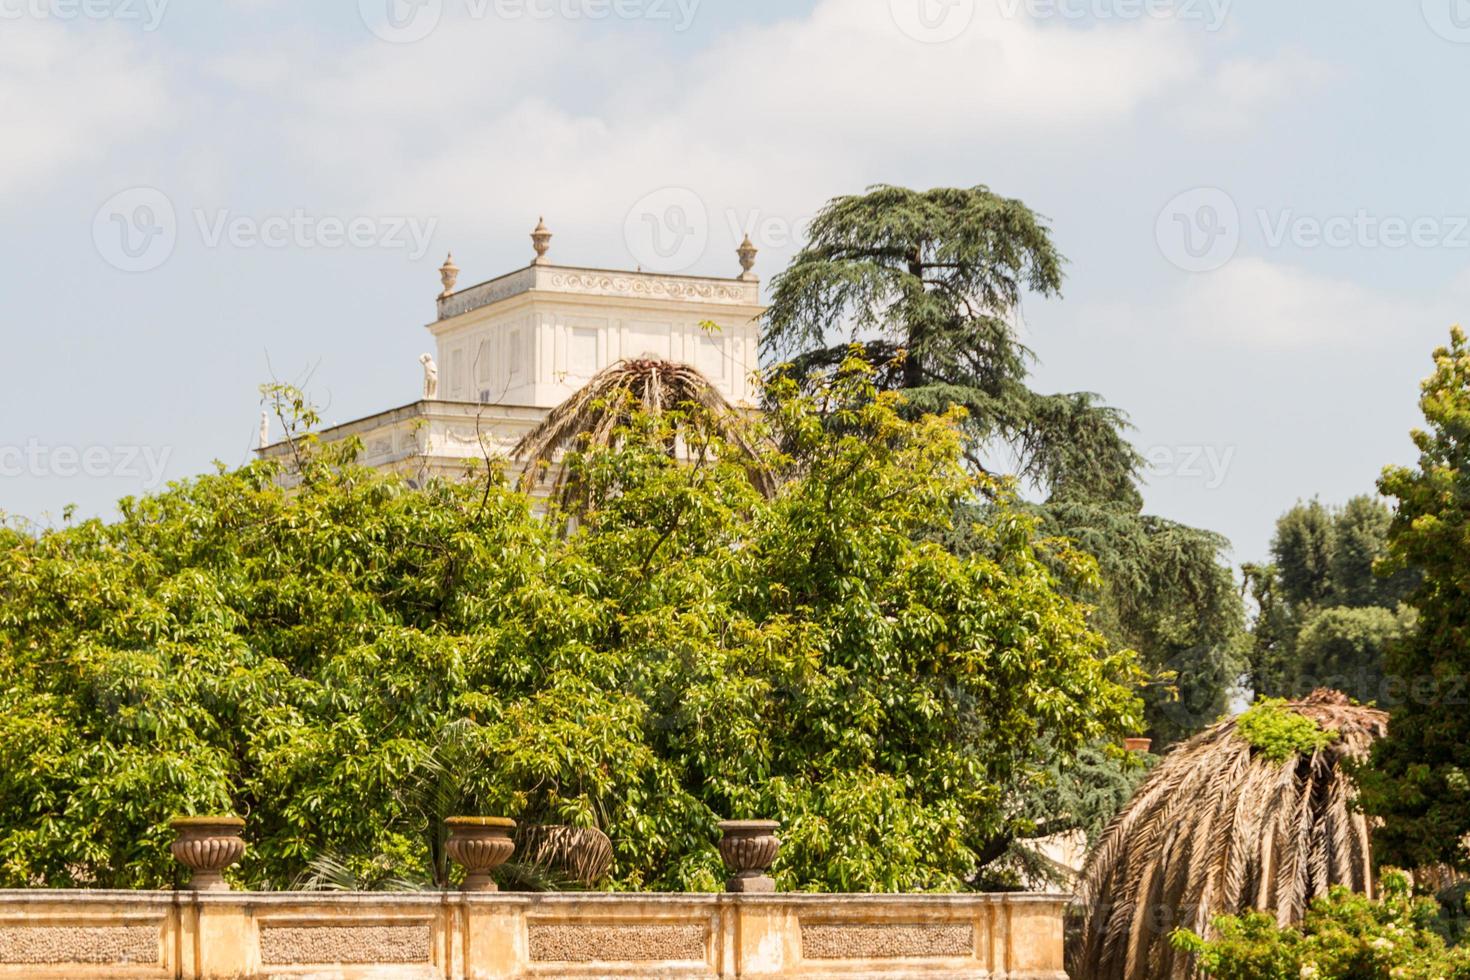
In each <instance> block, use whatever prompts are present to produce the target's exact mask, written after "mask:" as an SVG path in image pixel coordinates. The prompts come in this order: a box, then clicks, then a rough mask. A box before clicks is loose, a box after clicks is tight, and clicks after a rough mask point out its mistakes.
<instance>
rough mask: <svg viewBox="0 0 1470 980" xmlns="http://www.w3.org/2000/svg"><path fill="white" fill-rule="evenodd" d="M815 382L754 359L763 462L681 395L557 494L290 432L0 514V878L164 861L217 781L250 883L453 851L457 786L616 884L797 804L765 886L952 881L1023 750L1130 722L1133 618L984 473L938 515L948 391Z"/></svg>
mask: <svg viewBox="0 0 1470 980" xmlns="http://www.w3.org/2000/svg"><path fill="white" fill-rule="evenodd" d="M818 398H819V399H820V401H821V403H822V404H821V406H820V407H819V405H818V403H817V400H814V399H812V398H807V397H800V396H798V395H797V393H796V392H795V390H794V388H793V387H792V386H790V385H785V386H781V387H780V388H779V389H778V390H777V391H775V392H773V395H772V399H771V401H772V405H773V411H772V412H771V413H770V415H769V417H768V419H767V421H766V422H765V423H763V424H768V425H770V426H771V427H772V428H773V430H774V434H775V436H776V437H777V438H776V439H774V440H773V442H775V443H779V444H780V445H782V446H784V447H785V450H784V452H782V453H779V454H778V453H776V452H775V451H774V450H771V451H769V452H768V454H767V459H766V460H765V465H766V466H767V467H768V468H769V470H770V472H772V473H775V474H777V475H778V476H779V477H780V479H781V485H780V489H779V490H778V492H777V493H776V494H775V495H774V496H773V497H771V498H767V497H765V496H764V495H762V494H761V493H759V492H757V491H756V490H755V488H754V487H753V486H752V485H751V483H750V480H749V477H748V471H747V469H746V466H745V465H744V464H742V463H738V462H736V461H735V459H734V458H733V454H722V453H721V452H720V449H721V446H720V445H719V444H718V443H717V442H716V443H714V444H712V445H706V444H704V442H703V440H705V439H708V438H713V437H712V436H710V435H709V433H711V432H713V431H715V430H716V427H712V426H705V425H701V424H700V420H699V418H698V417H697V415H698V413H697V409H695V408H693V407H690V408H689V409H688V410H687V412H688V413H689V414H688V415H686V416H685V417H683V418H680V417H679V415H680V413H678V412H674V413H666V414H665V415H663V416H660V417H650V416H647V415H638V416H634V418H633V420H632V422H631V424H630V425H629V426H628V427H627V428H625V429H624V431H623V438H621V439H619V440H615V441H614V443H613V444H612V445H610V446H605V447H601V448H594V449H590V450H588V451H586V452H584V453H580V454H573V456H572V457H571V458H570V460H569V463H568V465H570V466H573V467H575V468H576V471H577V472H576V478H577V481H578V484H579V486H580V487H581V488H582V493H581V499H582V501H583V504H584V509H583V510H582V511H581V512H580V514H579V519H578V520H577V521H576V522H573V523H571V524H568V523H567V522H564V521H562V520H560V519H558V517H557V516H556V514H555V513H553V514H552V515H550V516H548V517H540V516H537V515H536V514H535V513H533V502H532V501H531V500H530V499H529V498H527V497H525V496H522V495H520V494H518V493H516V492H514V491H512V490H510V489H508V488H506V487H504V486H503V485H502V484H501V483H500V481H499V480H498V478H495V477H491V476H487V477H486V478H484V479H482V480H481V481H479V482H478V483H474V482H469V483H443V482H431V483H429V484H428V485H427V486H425V487H423V488H419V489H416V488H413V487H411V486H410V485H409V484H408V483H406V482H405V481H404V480H402V479H400V478H397V477H390V476H383V475H379V474H375V473H372V472H369V471H366V470H364V469H362V468H359V467H356V466H354V465H350V464H349V463H347V462H346V461H345V460H344V459H343V458H339V457H336V456H334V455H333V453H332V452H331V451H328V450H323V449H319V448H317V447H315V446H314V445H313V444H312V442H311V440H310V439H309V438H308V439H304V440H302V441H301V442H300V443H299V445H298V446H297V448H298V450H299V454H300V456H299V458H300V463H299V465H300V472H299V473H298V474H297V475H298V476H299V477H300V482H299V485H298V486H297V488H296V489H295V490H294V491H292V492H286V491H284V490H282V489H281V488H280V487H279V485H278V483H277V476H278V471H277V470H276V469H275V468H274V467H273V466H272V465H270V464H266V463H260V464H255V465H251V466H248V467H246V468H244V469H241V470H239V471H235V472H225V471H220V472H218V473H215V474H213V475H208V476H204V477H201V478H198V479H195V480H191V481H188V482H184V483H181V484H177V485H174V486H171V487H170V488H169V489H168V490H167V491H165V492H163V493H160V494H158V495H156V496H152V497H148V498H144V499H129V500H125V501H123V502H122V504H121V519H120V520H118V521H116V522H114V523H103V522H100V521H88V522H85V523H82V524H79V525H77V526H72V527H65V528H62V529H60V530H53V531H47V532H45V533H42V534H40V535H38V536H34V537H32V536H18V535H17V536H12V537H11V539H10V540H9V541H8V542H6V544H5V547H3V548H0V671H3V673H4V675H5V676H6V678H7V684H6V687H5V688H4V690H3V692H0V883H3V884H4V885H7V886H68V885H80V884H86V885H97V886H120V887H130V886H149V885H159V884H163V883H166V882H168V881H169V880H170V879H171V878H172V877H173V876H174V875H175V874H176V873H177V872H176V868H175V865H174V863H173V862H172V861H171V860H170V858H169V856H168V852H167V848H166V842H167V839H168V837H169V834H168V831H167V829H166V821H167V820H168V819H169V817H171V816H172V815H174V814H176V813H205V812H219V811H233V812H236V813H239V814H241V815H243V816H246V817H247V818H248V820H249V826H248V830H247V837H248V839H249V842H250V845H251V846H250V849H249V851H248V852H247V857H246V859H245V862H244V864H243V865H242V867H241V868H240V869H239V873H240V875H241V877H242V878H243V879H244V880H246V881H248V882H250V883H252V884H255V885H257V886H264V887H282V886H285V885H287V884H289V883H291V882H292V881H293V880H296V879H297V877H298V876H299V875H301V874H303V873H304V872H306V871H308V869H309V866H310V864H311V862H312V861H313V859H316V858H319V857H322V856H330V857H331V858H332V859H333V860H334V861H336V862H338V865H339V866H341V867H343V868H345V869H346V873H347V874H348V876H350V877H352V878H355V879H356V880H358V881H368V882H370V883H371V882H373V881H378V882H382V881H386V880H388V879H409V880H430V881H436V882H438V883H443V882H444V881H445V880H446V878H445V876H446V873H447V871H446V867H445V862H444V860H443V854H442V849H441V844H440V841H439V838H438V836H437V830H436V828H437V821H438V820H439V819H440V818H442V817H443V816H446V815H449V814H452V813H455V812H459V813H472V814H473V813H481V814H503V815H506V816H511V817H515V818H518V819H520V820H522V821H528V822H537V823H569V824H578V825H597V826H600V827H602V828H603V829H604V830H606V831H607V833H608V834H609V835H610V837H611V838H612V840H613V843H614V848H615V857H616V860H615V866H614V870H613V885H614V886H615V887H620V888H669V889H710V888H714V887H716V886H717V883H718V881H719V880H720V878H721V871H720V867H719V859H718V857H717V855H716V852H715V850H714V840H715V837H716V836H717V835H716V832H715V828H714V824H715V822H716V821H717V820H718V819H720V818H724V817H734V818H751V817H770V818H775V819H779V820H781V821H782V822H783V824H784V827H785V829H784V831H783V835H782V836H783V838H784V839H785V842H786V846H785V847H784V848H783V850H782V854H781V858H780V861H779V863H778V865H777V869H776V872H777V876H778V878H779V880H780V883H781V885H782V887H783V888H787V889H858V890H879V891H894V890H908V889H953V888H961V887H964V886H965V885H966V883H967V882H968V881H970V880H972V878H973V876H975V875H976V874H977V873H979V872H980V871H981V870H982V867H981V866H982V864H983V863H984V861H983V855H984V853H985V851H986V848H987V846H988V845H989V844H990V842H992V841H994V840H995V839H997V837H1000V836H1004V835H1006V834H1008V833H1011V832H1019V831H1024V830H1025V829H1027V828H1029V827H1030V826H1031V825H1032V823H1033V821H1032V819H1031V818H1030V817H1028V816H1027V815H1026V814H1023V813H1018V812H1016V810H1015V808H1014V806H1013V805H1012V801H1014V800H1015V799H1017V798H1019V797H1020V796H1021V794H1022V793H1023V792H1025V791H1026V790H1027V787H1030V786H1032V785H1034V784H1035V783H1037V781H1038V780H1042V779H1044V778H1045V774H1046V773H1047V772H1048V771H1049V769H1050V768H1051V767H1052V766H1054V765H1056V764H1057V762H1058V761H1059V760H1063V761H1064V760H1067V759H1069V758H1071V757H1072V756H1073V755H1074V754H1075V753H1076V752H1077V751H1078V750H1079V749H1081V748H1082V747H1083V746H1085V745H1087V744H1090V743H1093V742H1096V741H1097V740H1099V739H1107V738H1114V737H1116V736H1117V735H1119V734H1121V733H1123V732H1125V731H1128V730H1131V729H1134V728H1136V727H1137V725H1138V722H1139V717H1138V703H1137V701H1136V699H1135V697H1134V694H1133V685H1134V683H1135V682H1136V679H1137V678H1136V676H1135V669H1134V667H1133V665H1132V659H1131V655H1129V654H1126V653H1118V652H1115V650H1114V649H1113V648H1112V647H1111V646H1110V644H1109V643H1108V642H1107V641H1106V640H1105V639H1104V638H1103V637H1102V636H1101V635H1099V634H1098V633H1096V632H1095V631H1094V630H1093V629H1092V628H1091V627H1090V626H1089V625H1088V623H1087V618H1086V609H1085V607H1083V606H1081V605H1079V604H1078V603H1077V602H1076V601H1074V600H1072V599H1069V598H1066V597H1065V596H1064V595H1062V594H1061V593H1060V592H1059V590H1058V587H1057V586H1058V580H1057V572H1056V571H1055V568H1056V566H1055V561H1056V560H1057V559H1056V558H1055V557H1053V559H1051V560H1047V561H1043V560H1042V558H1041V557H1040V556H1039V555H1038V552H1037V547H1036V544H1035V538H1036V535H1037V528H1036V525H1035V522H1034V520H1033V519H1031V518H1030V517H1028V516H1026V515H1025V514H1024V512H1021V511H1019V510H1017V509H1014V508H1012V507H1011V506H1009V505H1008V504H1007V503H1006V502H1005V496H1004V493H1003V492H1001V490H1000V489H999V488H997V487H991V488H990V492H991V493H992V495H993V496H994V499H995V501H996V502H995V504H994V506H993V507H992V509H991V510H990V511H989V512H988V520H987V522H986V523H985V525H984V526H983V527H977V528H975V529H974V531H973V533H974V535H975V536H976V538H977V540H979V541H981V542H983V547H977V548H975V549H973V550H972V551H971V552H969V553H967V554H956V553H955V552H953V551H950V550H947V549H946V548H945V547H943V546H942V545H941V544H939V543H938V542H939V541H941V540H943V539H944V538H945V537H946V536H948V535H951V534H952V533H953V532H954V521H955V515H956V514H957V513H959V512H960V504H961V502H962V501H964V500H966V499H969V498H970V497H971V496H972V495H973V494H974V493H975V492H976V488H975V480H974V478H973V476H972V475H971V473H970V472H969V471H968V470H967V469H966V468H965V467H964V465H963V462H962V456H961V436H960V425H961V422H960V419H959V418H958V417H957V416H947V417H938V416H923V417H920V418H917V419H909V418H906V417H905V416H904V415H903V414H902V412H901V411H900V409H901V404H900V399H899V398H898V397H897V396H894V395H891V394H879V393H877V392H876V391H875V390H874V389H873V387H872V384H871V372H870V371H867V370H865V369H863V368H862V367H861V366H860V365H857V364H849V365H848V366H847V368H846V369H845V370H844V371H841V372H839V373H838V375H837V376H836V377H835V378H834V379H833V380H832V381H831V382H830V384H829V385H828V386H827V387H826V388H824V389H823V390H822V391H820V392H819V393H818ZM299 408H300V406H299V405H298V406H297V410H298V411H299ZM833 413H835V414H836V418H837V420H838V421H839V422H840V425H838V426H833V425H832V424H830V423H831V421H832V418H833ZM675 425H680V426H682V428H681V432H682V437H683V439H684V440H685V441H686V443H687V444H688V445H690V446H691V448H693V449H694V450H696V452H695V455H696V458H697V459H699V461H700V462H699V464H698V465H682V464H680V463H677V462H675V460H674V459H672V458H671V456H670V454H669V453H668V452H667V451H666V449H665V446H666V444H667V439H668V432H669V427H670V426H675ZM705 449H707V450H709V452H700V451H699V450H705ZM1066 561H1067V563H1068V567H1067V569H1066V572H1067V574H1069V575H1072V576H1076V577H1078V578H1084V579H1085V578H1087V577H1089V576H1090V575H1092V574H1094V569H1093V568H1092V567H1091V566H1090V563H1089V562H1088V561H1087V560H1086V559H1085V558H1082V557H1080V556H1073V557H1071V558H1068V559H1066Z"/></svg>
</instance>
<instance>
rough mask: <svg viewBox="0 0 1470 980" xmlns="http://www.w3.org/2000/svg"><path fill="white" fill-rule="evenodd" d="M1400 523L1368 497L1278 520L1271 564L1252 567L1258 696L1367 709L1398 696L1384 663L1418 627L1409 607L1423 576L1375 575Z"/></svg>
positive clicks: (1307, 508) (1314, 505)
mask: <svg viewBox="0 0 1470 980" xmlns="http://www.w3.org/2000/svg"><path fill="white" fill-rule="evenodd" d="M1392 520H1393V514H1392V512H1391V511H1390V510H1389V508H1388V506H1387V505H1386V504H1385V503H1384V502H1383V501H1381V500H1379V499H1376V498H1374V497H1370V496H1366V495H1365V496H1358V497H1353V498H1352V499H1351V500H1349V501H1348V502H1347V503H1346V504H1345V505H1343V506H1342V507H1328V506H1325V505H1323V504H1322V503H1321V502H1319V501H1317V500H1312V501H1309V502H1307V503H1298V504H1297V505H1296V506H1295V507H1293V508H1292V509H1291V510H1289V511H1287V512H1286V513H1285V514H1283V515H1282V516H1281V518H1280V519H1279V520H1278V521H1277V523H1276V534H1275V536H1274V538H1273V539H1272V542H1271V553H1272V563H1271V564H1269V565H1247V566H1245V568H1244V573H1245V579H1246V588H1247V591H1248V592H1249V593H1250V594H1251V595H1252V597H1253V598H1254V600H1255V603H1256V609H1257V613H1256V619H1255V623H1254V624H1253V627H1252V631H1251V632H1252V641H1251V652H1250V656H1249V661H1250V665H1251V666H1250V683H1251V687H1252V688H1253V689H1254V690H1255V691H1256V692H1257V693H1258V694H1265V695H1283V696H1293V697H1294V696H1299V695H1302V694H1306V693H1307V692H1309V691H1311V690H1313V689H1315V688H1317V687H1324V686H1325V687H1333V688H1337V689H1339V690H1343V691H1346V692H1348V693H1349V694H1352V695H1353V696H1354V697H1356V698H1358V699H1360V700H1364V701H1379V702H1381V703H1387V702H1388V701H1389V700H1391V699H1392V698H1394V697H1395V696H1396V695H1395V691H1394V690H1392V688H1393V687H1395V684H1394V683H1393V682H1392V681H1390V679H1388V678H1386V677H1385V676H1384V670H1383V656H1384V651H1385V650H1386V649H1387V646H1388V644H1390V643H1392V642H1393V641H1394V640H1395V639H1396V638H1397V637H1398V636H1399V635H1400V634H1401V633H1402V632H1403V630H1404V628H1405V626H1406V624H1407V623H1409V622H1410V620H1411V617H1410V616H1409V615H1408V614H1407V612H1406V611H1404V610H1401V608H1400V606H1401V604H1402V602H1403V600H1404V599H1405V598H1407V596H1408V594H1409V591H1410V590H1411V589H1412V588H1413V585H1414V582H1415V577H1416V576H1415V572H1414V571H1413V570H1412V569H1400V570H1397V571H1394V572H1391V573H1388V574H1383V575H1380V574H1378V572H1377V571H1376V570H1375V569H1376V568H1377V567H1378V563H1379V561H1380V559H1382V558H1383V557H1384V556H1385V555H1386V554H1387V552H1388V531H1389V526H1390V523H1391V521H1392Z"/></svg>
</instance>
